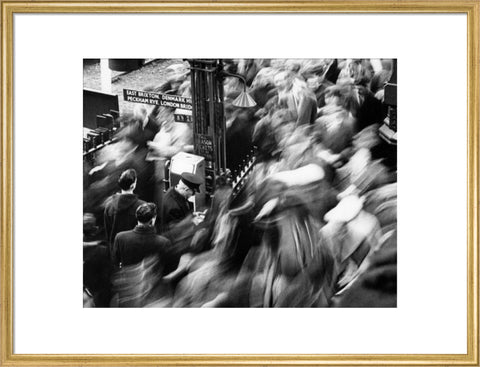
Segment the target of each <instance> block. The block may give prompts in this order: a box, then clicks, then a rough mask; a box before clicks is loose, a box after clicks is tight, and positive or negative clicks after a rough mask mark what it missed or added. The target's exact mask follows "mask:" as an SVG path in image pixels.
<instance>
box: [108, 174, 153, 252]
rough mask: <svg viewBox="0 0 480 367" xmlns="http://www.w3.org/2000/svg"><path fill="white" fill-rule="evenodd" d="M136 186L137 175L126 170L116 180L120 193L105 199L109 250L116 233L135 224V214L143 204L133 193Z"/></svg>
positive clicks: (131, 227) (126, 229)
mask: <svg viewBox="0 0 480 367" xmlns="http://www.w3.org/2000/svg"><path fill="white" fill-rule="evenodd" d="M136 185H137V173H136V172H135V170H134V169H128V170H126V171H124V172H122V174H121V175H120V178H119V179H118V186H120V189H121V192H120V193H118V194H115V195H113V196H111V197H110V198H108V199H107V202H106V205H105V212H104V220H105V232H106V235H107V241H108V243H109V245H110V250H112V247H111V246H112V245H113V241H114V240H115V236H116V235H117V233H119V232H122V231H128V230H130V229H133V228H134V227H135V224H136V223H137V218H136V216H135V212H136V210H137V208H138V207H139V206H140V205H142V204H144V203H145V202H144V201H142V200H140V199H139V198H138V196H137V195H135V194H134V193H133V191H134V190H135V187H136Z"/></svg>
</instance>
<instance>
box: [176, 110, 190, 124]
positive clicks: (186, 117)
mask: <svg viewBox="0 0 480 367" xmlns="http://www.w3.org/2000/svg"><path fill="white" fill-rule="evenodd" d="M173 117H174V118H175V122H193V118H192V115H184V114H180V113H177V112H175V114H174V115H173Z"/></svg>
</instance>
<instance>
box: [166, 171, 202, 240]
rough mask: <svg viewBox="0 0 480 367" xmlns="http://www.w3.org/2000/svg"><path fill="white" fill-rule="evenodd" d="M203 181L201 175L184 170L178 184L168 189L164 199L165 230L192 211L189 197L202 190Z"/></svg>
mask: <svg viewBox="0 0 480 367" xmlns="http://www.w3.org/2000/svg"><path fill="white" fill-rule="evenodd" d="M202 183H203V180H202V178H201V177H200V176H198V175H195V174H192V173H186V172H184V173H182V175H181V179H180V181H179V182H178V184H177V185H176V186H175V187H171V188H170V189H168V191H167V192H166V194H165V197H164V199H163V210H162V221H163V231H168V230H170V229H171V227H172V226H173V225H174V224H176V223H179V222H180V221H182V220H183V219H185V218H186V217H187V216H188V215H189V214H191V213H192V209H191V208H190V205H189V202H188V199H189V198H190V197H192V196H193V195H195V192H200V185H201V184H202Z"/></svg>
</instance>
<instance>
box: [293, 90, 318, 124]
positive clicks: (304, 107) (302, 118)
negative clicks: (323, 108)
mask: <svg viewBox="0 0 480 367" xmlns="http://www.w3.org/2000/svg"><path fill="white" fill-rule="evenodd" d="M297 114H298V117H297V122H296V126H302V125H312V124H313V123H314V122H315V119H316V118H317V99H316V98H315V95H314V94H313V93H312V92H310V91H304V92H303V95H302V96H301V98H300V103H299V106H298V110H297Z"/></svg>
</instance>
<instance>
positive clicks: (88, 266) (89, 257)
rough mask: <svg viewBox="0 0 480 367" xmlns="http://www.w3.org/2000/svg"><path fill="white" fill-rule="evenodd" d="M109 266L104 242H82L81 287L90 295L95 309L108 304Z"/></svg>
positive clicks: (108, 257)
mask: <svg viewBox="0 0 480 367" xmlns="http://www.w3.org/2000/svg"><path fill="white" fill-rule="evenodd" d="M110 275H111V264H110V256H109V254H108V247H107V244H106V243H105V242H104V241H92V242H83V286H84V287H85V288H87V289H88V291H89V292H90V293H91V294H92V296H93V299H94V302H95V307H108V306H109V303H110Z"/></svg>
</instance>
